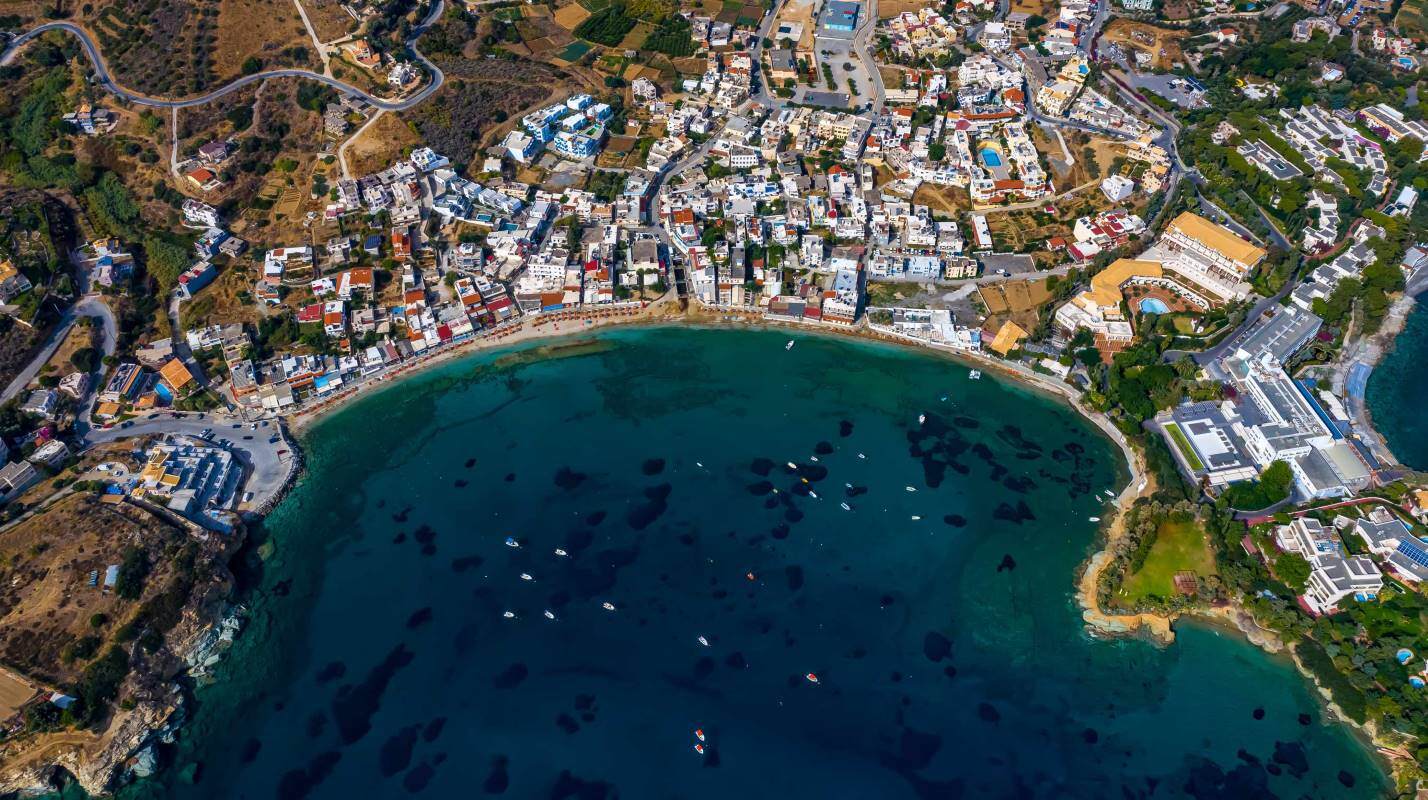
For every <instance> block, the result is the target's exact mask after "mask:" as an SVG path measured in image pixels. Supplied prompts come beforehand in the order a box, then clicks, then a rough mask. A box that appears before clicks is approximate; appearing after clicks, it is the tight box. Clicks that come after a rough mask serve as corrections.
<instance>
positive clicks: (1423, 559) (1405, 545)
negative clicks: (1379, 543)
mask: <svg viewBox="0 0 1428 800" xmlns="http://www.w3.org/2000/svg"><path fill="white" fill-rule="evenodd" d="M1398 552H1400V553H1402V554H1403V555H1405V556H1407V557H1408V559H1409V560H1410V561H1412V562H1413V563H1415V564H1417V565H1418V566H1420V567H1423V568H1424V569H1428V550H1424V549H1423V546H1422V545H1420V544H1418V543H1417V542H1414V541H1412V540H1407V539H1406V540H1404V541H1401V542H1399V543H1398Z"/></svg>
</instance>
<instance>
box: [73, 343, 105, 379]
mask: <svg viewBox="0 0 1428 800" xmlns="http://www.w3.org/2000/svg"><path fill="white" fill-rule="evenodd" d="M69 363H71V364H73V365H74V368H75V369H77V370H79V371H80V372H84V373H90V372H94V371H95V370H97V369H99V351H98V350H95V349H94V348H93V347H81V348H79V349H78V350H76V351H74V352H73V353H71V354H70V356H69Z"/></svg>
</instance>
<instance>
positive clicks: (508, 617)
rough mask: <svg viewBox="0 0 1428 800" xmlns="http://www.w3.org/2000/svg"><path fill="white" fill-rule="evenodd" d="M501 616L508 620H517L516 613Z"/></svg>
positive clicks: (511, 612)
mask: <svg viewBox="0 0 1428 800" xmlns="http://www.w3.org/2000/svg"><path fill="white" fill-rule="evenodd" d="M501 616H503V617H505V618H506V619H515V618H516V612H514V611H507V612H506V613H504V614H502V615H501Z"/></svg>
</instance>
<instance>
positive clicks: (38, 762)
mask: <svg viewBox="0 0 1428 800" xmlns="http://www.w3.org/2000/svg"><path fill="white" fill-rule="evenodd" d="M110 508H111V509H112V507H110ZM118 513H120V514H121V515H122V518H123V519H125V520H127V521H130V522H132V523H134V524H135V525H136V528H135V529H134V530H132V531H121V533H137V534H139V535H141V536H143V537H144V538H145V539H146V540H158V541H159V542H161V543H162V546H160V547H156V548H154V552H153V553H151V558H152V559H153V562H152V567H151V572H150V573H149V575H148V577H147V580H146V581H145V586H144V589H143V591H142V593H141V594H140V595H139V596H138V597H137V598H135V599H133V600H128V601H125V600H119V601H117V602H113V603H112V604H111V605H110V606H107V608H110V609H111V610H110V611H108V612H107V613H106V612H95V613H94V615H93V616H92V617H87V618H86V623H85V624H87V625H93V623H94V622H95V621H96V620H98V619H99V618H100V617H102V616H107V615H108V614H114V615H115V616H114V620H113V622H114V623H115V624H113V626H112V627H111V626H110V625H109V624H108V623H105V624H104V625H103V626H95V627H96V629H98V630H102V631H103V632H104V633H105V634H107V636H106V638H107V639H108V641H107V642H106V645H107V648H108V649H107V650H106V651H105V652H104V655H102V656H98V657H95V658H94V659H93V660H92V661H91V662H90V663H89V664H88V666H86V667H84V668H83V669H80V668H79V667H78V666H77V664H78V662H79V661H80V659H79V658H77V657H75V656H74V653H75V649H74V647H73V642H71V645H70V647H69V649H67V650H53V651H40V652H36V651H35V650H34V648H31V650H30V651H27V652H28V653H29V655H30V656H31V657H30V658H29V659H28V663H24V664H23V667H24V673H25V675H26V676H28V679H29V680H28V681H27V682H28V684H29V685H30V687H31V688H32V689H33V690H34V695H33V696H32V698H31V699H30V700H29V701H28V702H27V703H25V704H24V706H23V707H22V708H21V709H20V710H19V711H18V713H16V714H15V715H14V717H12V722H11V726H10V728H9V729H8V733H9V735H8V737H7V738H6V739H5V740H4V741H3V742H0V795H19V796H26V795H34V794H40V793H44V792H48V791H52V790H54V789H56V788H59V787H61V786H63V785H64V784H65V783H66V782H69V781H73V782H74V783H77V784H78V785H79V786H80V787H81V788H82V789H83V790H84V791H85V792H86V793H88V794H90V795H103V794H108V793H109V792H111V791H113V790H114V789H115V788H116V787H117V786H119V785H121V784H123V783H124V782H126V781H128V780H131V779H133V778H136V777H144V776H145V775H148V774H151V773H152V772H153V770H154V769H155V768H156V767H157V759H156V756H155V752H154V749H153V745H154V744H155V743H156V742H157V741H159V740H161V739H165V738H167V737H168V736H170V735H171V734H172V732H173V730H174V729H175V728H176V727H177V726H178V725H179V724H180V723H181V722H182V721H183V717H184V712H185V691H184V688H183V687H182V686H181V684H180V682H179V680H180V679H181V678H182V677H184V676H186V675H187V676H197V677H201V676H202V675H203V674H204V673H205V671H206V669H207V668H208V667H210V666H212V664H213V663H215V662H216V660H217V659H218V657H219V656H220V655H221V652H222V650H223V649H225V648H226V644H227V642H230V641H231V640H232V636H233V633H234V632H235V631H236V628H237V625H238V621H237V620H238V615H237V613H235V610H234V609H233V607H232V605H231V601H232V597H233V591H234V580H233V575H232V573H231V572H230V570H229V567H228V562H229V559H230V558H231V557H232V556H233V554H234V553H235V552H237V551H238V549H239V548H240V547H241V546H242V544H243V541H244V539H245V531H244V529H243V528H242V527H241V526H239V527H237V528H236V529H235V530H234V531H233V532H232V533H229V534H216V533H213V532H210V531H205V530H203V529H201V528H198V527H197V526H190V527H188V528H187V529H178V528H176V526H173V525H171V524H169V523H168V521H165V520H160V519H158V518H156V517H152V516H151V515H148V514H146V513H145V512H143V511H141V510H138V509H135V508H132V507H126V508H124V509H123V511H122V512H118ZM21 533H22V534H23V531H22V532H21ZM5 535H6V536H7V537H12V538H13V533H12V532H11V531H6V532H5ZM76 537H78V541H76V542H70V544H71V545H72V546H73V547H74V548H75V549H76V550H79V551H81V552H83V549H84V547H85V545H84V544H81V543H79V542H83V541H84V540H85V538H86V537H85V536H84V535H83V532H78V533H76ZM115 538H116V539H119V540H122V539H123V538H124V537H122V536H120V537H115ZM130 546H131V547H132V545H130ZM60 549H64V548H63V547H61V548H60ZM101 557H105V558H117V557H120V556H118V554H117V553H115V554H101ZM164 557H168V558H169V559H170V560H168V561H162V560H161V559H162V558H164ZM131 558H132V557H131ZM90 591H91V592H92V591H94V590H92V589H91V590H90ZM104 594H105V595H108V594H109V593H108V592H105V593H104ZM84 597H85V599H89V598H88V596H87V595H86V596H84ZM45 598H46V593H45V592H42V591H36V592H31V593H29V594H28V595H25V596H24V597H22V598H21V599H22V600H28V601H29V603H30V605H31V606H35V604H37V603H40V602H42V600H43V599H45ZM104 599H106V600H107V599H108V598H104ZM26 610H27V609H26V608H25V607H24V606H21V607H20V608H18V609H17V608H13V607H12V608H10V609H9V614H7V617H6V618H7V619H9V618H13V617H19V618H21V619H25V618H26V614H25V612H26ZM29 610H30V611H32V612H36V613H39V609H38V608H37V607H36V608H31V609H29ZM83 610H86V611H87V610H88V609H83ZM121 610H122V613H123V616H122V617H121V616H119V614H120V613H121ZM30 616H31V617H33V616H35V614H31V615H30ZM121 619H122V620H123V621H122V622H120V620H121ZM21 624H23V623H21ZM51 632H52V633H53V634H54V635H56V636H60V635H63V633H62V631H58V630H55V631H51ZM0 646H3V652H4V653H5V655H6V657H7V659H8V660H9V661H10V662H11V663H14V662H15V661H17V660H19V659H17V658H16V654H18V653H20V652H21V651H20V648H22V647H24V646H25V643H24V641H21V640H20V638H19V637H14V636H12V637H10V639H9V640H6V641H3V642H0ZM92 650H93V652H95V653H98V652H99V648H98V647H94V648H92ZM57 654H58V657H56V655H57ZM110 663H114V664H122V665H123V672H122V676H121V677H120V678H119V679H118V680H117V681H116V682H115V683H114V685H113V686H112V689H110V690H109V691H104V690H105V689H109V688H110V687H107V686H102V685H101V682H100V679H99V678H98V677H96V673H97V672H98V671H99V670H98V667H100V666H101V665H105V664H110ZM52 692H58V693H60V694H61V695H63V696H64V697H63V698H61V699H60V702H59V703H56V702H52V701H51V699H50V695H51V693H52ZM61 703H63V710H62V711H61Z"/></svg>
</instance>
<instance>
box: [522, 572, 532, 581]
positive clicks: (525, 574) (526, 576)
mask: <svg viewBox="0 0 1428 800" xmlns="http://www.w3.org/2000/svg"><path fill="white" fill-rule="evenodd" d="M521 580H523V581H533V580H535V578H532V577H531V574H530V573H529V572H522V573H521Z"/></svg>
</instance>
